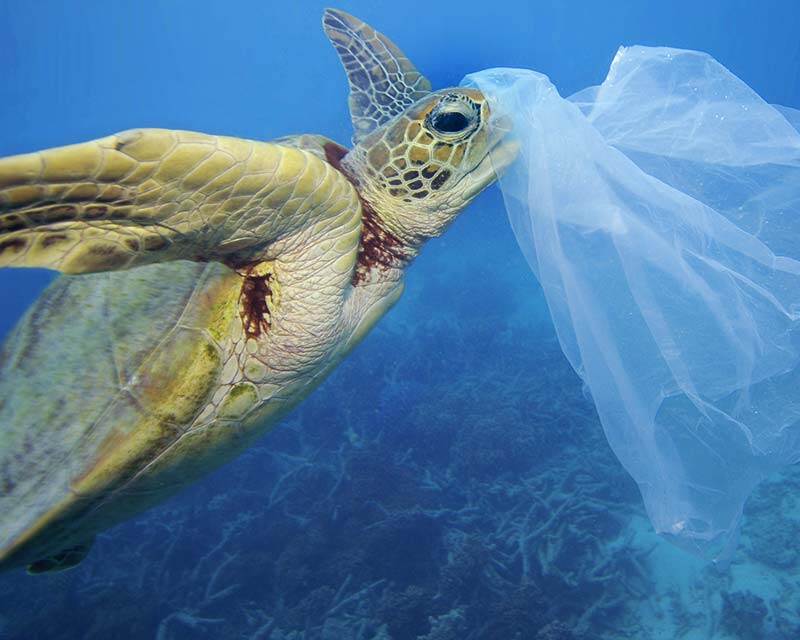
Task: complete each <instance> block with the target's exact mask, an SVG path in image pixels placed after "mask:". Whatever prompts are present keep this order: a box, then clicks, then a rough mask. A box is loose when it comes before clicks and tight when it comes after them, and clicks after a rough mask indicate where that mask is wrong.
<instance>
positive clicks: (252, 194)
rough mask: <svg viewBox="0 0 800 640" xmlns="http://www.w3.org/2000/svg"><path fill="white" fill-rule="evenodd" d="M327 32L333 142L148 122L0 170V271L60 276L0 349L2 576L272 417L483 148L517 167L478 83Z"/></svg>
mask: <svg viewBox="0 0 800 640" xmlns="http://www.w3.org/2000/svg"><path fill="white" fill-rule="evenodd" d="M324 25H325V29H326V32H327V33H328V35H329V36H330V37H331V39H332V40H333V42H334V44H335V45H336V49H337V51H338V52H339V54H340V57H341V58H342V62H343V63H344V66H345V68H346V70H347V71H348V76H349V80H350V87H351V108H352V114H351V115H352V117H353V122H354V125H355V128H356V136H355V139H356V141H357V144H356V146H355V147H354V148H353V149H352V150H351V151H350V152H348V151H347V150H346V149H344V148H343V147H340V146H339V145H337V144H335V143H333V142H331V141H330V140H327V139H325V138H323V137H321V136H315V135H301V136H295V137H292V138H285V139H281V140H276V141H274V142H272V143H267V142H257V141H252V140H240V139H236V138H226V137H222V136H210V135H205V134H200V133H191V132H184V131H165V130H158V129H144V130H135V131H129V132H125V133H121V134H117V135H113V136H109V137H106V138H102V139H100V140H96V141H92V142H86V143H83V144H78V145H72V146H69V147H62V148H58V149H50V150H47V151H42V152H39V153H32V154H27V155H21V156H16V157H12V158H5V159H0V267H2V266H13V267H47V268H51V269H56V270H59V271H61V272H62V273H65V274H71V275H64V276H61V277H60V278H59V279H58V280H56V282H55V283H54V284H52V285H51V286H50V287H49V288H48V289H47V290H46V291H45V293H44V294H43V295H42V297H41V298H40V299H39V300H38V301H37V302H36V304H35V305H34V306H33V307H32V308H31V309H30V310H29V311H28V312H27V314H26V315H25V316H24V317H23V318H22V320H21V321H20V323H19V325H18V326H17V327H16V329H15V330H14V332H13V333H12V334H11V335H10V336H9V338H8V339H7V341H6V343H5V345H4V347H3V352H2V359H1V360H0V569H6V568H10V567H15V566H21V565H28V567H29V570H31V571H32V572H37V573H38V572H43V571H51V570H59V569H65V568H69V567H70V566H74V565H75V564H76V563H77V562H80V560H81V559H82V557H83V556H84V555H85V554H86V552H87V551H88V548H89V546H90V545H91V541H92V539H93V538H94V536H95V535H96V534H97V533H98V532H100V531H102V530H104V529H106V528H108V527H110V526H112V525H113V524H115V523H117V522H120V521H121V520H124V519H126V518H128V517H130V516H132V515H134V514H136V513H138V512H140V511H141V510H143V509H146V508H148V507H150V506H152V505H154V504H156V503H158V502H160V501H161V500H163V499H164V498H166V497H167V496H169V495H171V494H173V493H175V492H176V491H178V490H179V489H181V488H182V487H185V486H186V485H187V484H189V483H191V482H193V481H194V480H196V479H197V478H198V477H199V476H201V475H203V474H204V473H207V472H208V471H210V470H212V469H214V468H216V467H218V466H219V465H220V464H222V463H224V462H225V461H227V460H230V459H231V458H233V457H234V456H236V455H237V454H238V453H239V452H241V451H242V450H243V449H244V448H246V447H247V446H248V445H249V444H250V443H252V441H253V440H254V439H255V438H257V437H258V436H260V435H261V434H263V433H264V432H266V431H267V430H269V429H270V428H271V427H273V426H274V425H275V424H276V423H277V422H278V421H279V420H280V419H281V417H282V416H283V415H285V414H286V412H287V411H289V410H290V409H291V408H292V407H294V406H295V405H296V404H297V403H298V402H300V401H301V400H302V399H303V398H304V397H306V396H307V395H308V393H310V392H311V391H312V390H313V389H314V388H315V387H316V386H317V385H318V384H319V383H320V382H322V380H323V379H324V378H325V376H327V374H328V373H329V372H330V371H331V370H332V369H333V368H334V367H335V366H336V365H337V364H338V363H339V362H340V361H341V360H342V358H344V357H345V356H346V355H347V353H349V351H350V350H351V349H352V348H353V347H354V346H355V345H356V344H357V343H358V342H359V341H360V340H361V339H362V338H363V337H364V335H365V334H366V333H367V331H369V329H370V328H371V327H372V326H373V325H374V324H375V322H376V321H377V320H378V319H379V318H380V317H381V316H382V315H383V314H384V313H386V311H387V310H388V309H389V308H390V307H391V306H392V305H393V304H394V303H395V302H396V300H397V299H398V297H399V296H400V294H401V292H402V288H403V283H402V279H403V269H404V267H405V266H406V265H407V264H408V263H409V262H410V261H411V260H412V259H413V258H414V256H416V255H417V253H418V251H419V249H420V247H421V246H422V245H423V244H424V242H425V241H426V240H428V239H429V238H431V237H434V236H437V235H439V234H440V233H442V232H443V231H444V229H445V228H446V227H447V225H448V224H449V223H450V222H451V221H452V220H453V219H454V218H455V217H456V215H457V214H458V213H459V212H460V211H461V210H462V209H463V208H464V207H465V206H466V205H467V204H468V203H469V202H470V201H471V200H472V199H473V198H474V197H475V195H477V193H478V192H479V191H480V190H481V189H483V188H484V187H486V186H487V185H489V184H491V183H492V182H493V181H494V180H495V177H496V173H495V171H496V170H500V169H502V166H498V165H497V164H496V165H495V166H492V162H491V161H490V156H489V151H490V150H492V149H494V150H495V152H494V153H493V154H492V158H493V159H494V161H495V162H497V159H498V158H501V159H502V158H506V160H507V161H510V160H511V159H512V158H513V155H514V148H513V145H511V144H509V145H507V144H506V143H505V142H503V136H502V134H498V133H497V131H494V130H493V129H492V127H491V126H490V124H489V120H490V113H489V105H488V104H487V103H486V100H485V99H484V97H483V96H482V95H481V94H480V93H479V92H477V91H475V90H470V89H450V90H446V91H442V92H438V93H429V92H428V88H429V84H428V82H427V80H426V79H425V78H424V77H422V76H421V75H420V74H419V73H418V72H417V71H416V69H414V67H413V66H412V65H411V63H410V62H408V59H407V58H405V57H404V56H403V55H402V53H400V51H399V50H398V49H397V48H396V47H395V46H394V45H393V44H392V43H391V42H390V41H389V40H388V39H387V38H385V36H382V35H381V34H379V33H377V32H375V31H374V30H373V29H371V28H370V27H368V26H367V25H364V24H363V23H361V22H360V21H358V20H356V19H355V18H353V17H352V16H348V15H347V14H345V13H343V12H339V11H332V10H329V11H327V12H326V13H325V17H324ZM365 69H366V70H368V71H369V73H363V72H362V71H363V70H365ZM390 98H391V99H392V100H395V101H396V104H392V105H388V104H387V100H388V99H390ZM369 101H375V105H372V106H371V105H370V103H369ZM373 107H374V108H373ZM456 125H457V126H456ZM462 125H463V126H462ZM498 145H501V146H499V147H498ZM504 149H506V150H507V153H505V154H503V153H500V151H503V150H504ZM498 150H499V151H498ZM506 160H501V162H500V164H504V163H505V162H506Z"/></svg>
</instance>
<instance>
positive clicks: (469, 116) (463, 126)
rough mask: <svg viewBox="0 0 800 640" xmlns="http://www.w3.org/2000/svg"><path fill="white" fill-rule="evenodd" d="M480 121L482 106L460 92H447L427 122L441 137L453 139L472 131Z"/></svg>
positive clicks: (460, 137) (461, 137) (430, 128)
mask: <svg viewBox="0 0 800 640" xmlns="http://www.w3.org/2000/svg"><path fill="white" fill-rule="evenodd" d="M479 123H480V108H479V107H478V105H477V104H475V103H474V102H473V101H472V100H470V99H469V98H467V97H466V96H463V95H460V94H456V93H453V94H447V95H446V96H444V97H443V98H442V99H441V100H440V101H439V103H438V104H437V105H436V106H435V107H434V108H433V109H432V110H431V112H430V113H429V114H428V117H427V118H426V121H425V124H426V126H427V127H428V129H429V130H430V131H432V132H433V133H435V134H436V135H437V136H439V137H440V138H444V139H445V140H449V141H453V140H457V139H463V138H465V137H466V136H467V135H469V134H470V133H472V132H473V131H474V130H475V129H476V128H477V127H478V124H479Z"/></svg>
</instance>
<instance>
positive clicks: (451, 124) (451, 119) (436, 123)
mask: <svg viewBox="0 0 800 640" xmlns="http://www.w3.org/2000/svg"><path fill="white" fill-rule="evenodd" d="M431 124H432V126H433V128H434V129H436V131H440V132H441V133H458V132H459V131H463V130H464V129H466V128H467V127H468V126H469V119H468V118H467V116H465V115H464V114H463V113H459V112H458V111H450V112H444V113H437V114H436V115H435V116H434V117H433V120H432V122H431Z"/></svg>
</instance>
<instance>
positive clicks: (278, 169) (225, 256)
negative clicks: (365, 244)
mask: <svg viewBox="0 0 800 640" xmlns="http://www.w3.org/2000/svg"><path fill="white" fill-rule="evenodd" d="M357 209H358V202H357V195H356V194H355V192H354V190H353V189H352V187H351V186H350V185H349V184H348V183H347V181H346V180H345V179H344V178H343V177H342V175H341V174H340V173H339V172H338V171H336V170H335V169H333V168H332V167H330V166H329V165H328V164H327V163H326V162H324V161H323V160H321V159H320V158H319V157H317V156H316V155H314V154H313V153H310V152H308V151H305V150H303V149H299V148H295V147H291V146H287V145H280V144H270V143H265V142H256V141H251V140H241V139H237V138H227V137H222V136H210V135H205V134H200V133H191V132H185V131H168V130H161V129H141V130H134V131H128V132H124V133H120V134H117V135H112V136H109V137H106V138H101V139H99V140H95V141H92V142H86V143H83V144H76V145H71V146H67V147H60V148H55V149H49V150H46V151H41V152H38V153H31V154H26V155H20V156H14V157H10V158H4V159H0V267H3V266H11V267H46V268H50V269H56V270H59V271H62V272H64V273H90V272H98V271H110V270H118V269H126V268H130V267H135V266H139V265H144V264H150V263H155V262H166V261H170V260H195V261H199V262H208V261H219V262H223V263H225V264H228V265H229V266H233V267H238V266H239V265H247V264H252V263H254V262H258V261H259V260H262V259H264V257H265V256H266V255H267V254H269V252H270V249H271V247H272V245H274V244H275V243H276V242H278V241H280V240H281V239H282V238H286V237H288V236H290V235H292V234H295V233H297V232H299V231H302V230H303V229H305V228H307V227H308V226H309V225H311V226H313V225H314V224H315V223H316V222H318V221H319V219H320V218H321V217H322V216H321V215H320V212H324V214H325V216H324V217H327V218H330V217H331V214H332V213H333V214H334V217H335V214H336V212H337V211H338V212H342V211H354V210H357Z"/></svg>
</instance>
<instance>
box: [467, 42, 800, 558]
mask: <svg viewBox="0 0 800 640" xmlns="http://www.w3.org/2000/svg"><path fill="white" fill-rule="evenodd" d="M465 80H466V82H468V83H469V84H473V85H475V86H477V87H478V88H480V89H481V91H483V92H484V94H486V95H487V96H488V97H489V100H490V104H491V105H492V107H493V113H494V114H497V115H502V116H505V117H507V118H510V119H511V121H512V123H513V132H514V135H516V136H517V138H518V139H519V142H520V144H521V153H520V157H519V158H518V160H517V161H516V163H515V164H514V165H513V166H512V167H511V168H510V169H509V170H508V171H507V172H506V173H505V175H504V176H503V177H502V178H501V179H500V187H501V189H502V192H503V196H504V199H505V203H506V208H507V210H508V214H509V217H510V220H511V224H512V227H513V229H514V232H515V234H516V237H517V240H518V242H519V245H520V247H521V248H522V251H523V252H524V254H525V256H526V258H527V260H528V263H529V264H530V266H531V268H532V269H533V271H534V273H535V274H536V276H537V278H538V279H539V281H540V283H541V285H542V287H543V289H544V292H545V295H546V298H547V302H548V306H549V309H550V313H551V315H552V318H553V321H554V323H555V327H556V330H557V333H558V337H559V340H560V343H561V347H562V349H563V350H564V353H565V354H566V356H567V358H568V359H569V361H570V363H571V364H572V366H573V367H574V369H575V370H576V371H577V372H578V374H579V375H580V376H581V378H582V379H583V380H584V382H585V384H586V386H587V387H588V389H589V391H590V392H591V396H592V398H593V400H594V402H595V405H596V407H597V411H598V414H599V416H600V420H601V422H602V424H603V428H604V430H605V434H606V437H607V438H608V441H609V443H610V444H611V447H612V449H613V450H614V452H615V454H616V455H617V457H618V458H619V459H620V461H621V462H622V464H623V465H624V467H625V468H626V469H627V470H628V472H629V473H630V474H631V475H632V476H633V478H634V479H635V480H636V482H637V483H638V485H639V488H640V490H641V493H642V496H643V499H644V503H645V506H646V509H647V512H648V515H649V517H650V519H651V521H652V523H653V525H654V526H655V529H656V530H657V531H658V532H659V533H661V534H663V535H665V536H666V537H668V538H670V539H671V540H672V541H674V542H676V543H678V544H680V545H681V546H684V547H686V548H689V549H691V550H692V551H695V552H697V553H699V554H701V555H704V556H705V557H712V558H724V557H725V556H726V555H727V554H728V552H730V551H731V550H732V548H733V547H734V546H735V540H736V534H737V531H738V525H739V521H740V518H741V514H742V508H743V505H744V502H745V500H746V499H747V496H748V495H749V493H750V492H751V491H752V489H753V488H754V486H755V485H756V484H757V483H758V482H759V481H760V480H761V479H763V478H764V477H765V476H766V475H767V474H770V473H771V472H774V471H775V470H777V469H779V468H781V467H782V466H783V465H786V464H788V463H793V462H796V461H797V460H798V459H800V370H799V369H798V364H800V332H798V328H800V324H798V321H800V261H798V260H799V259H800V134H798V129H797V127H798V126H799V125H800V117H798V113H799V112H797V111H794V110H792V109H783V108H781V109H778V108H775V107H772V106H770V105H768V104H767V103H765V102H764V101H763V100H762V99H761V98H760V97H759V96H758V95H756V94H755V93H754V92H753V91H752V90H751V89H750V88H749V87H748V86H747V85H746V84H744V83H743V82H742V81H741V80H739V79H738V78H736V77H735V76H734V75H733V74H731V73H730V72H729V71H727V70H726V69H725V68H724V67H723V66H722V65H720V64H719V63H718V62H716V61H715V60H714V59H713V58H711V57H710V56H708V55H706V54H703V53H699V52H694V51H681V50H675V49H666V48H647V47H631V48H622V49H620V50H619V52H618V53H617V56H616V57H615V58H614V61H613V63H612V65H611V69H610V70H609V73H608V76H607V78H606V80H605V81H604V82H603V84H602V85H600V86H599V87H593V88H590V89H587V90H584V91H581V92H580V93H578V94H576V95H575V96H573V97H572V98H570V99H569V100H565V99H563V98H562V97H561V96H559V94H558V92H557V91H556V89H555V87H554V86H553V85H552V84H551V83H550V81H549V80H548V79H547V77H545V76H543V75H541V74H538V73H535V72H532V71H525V70H514V69H490V70H486V71H482V72H480V73H476V74H472V75H470V76H467V78H466V79H465Z"/></svg>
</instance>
